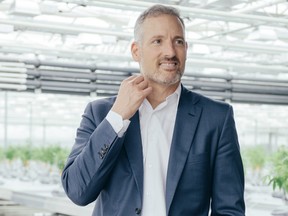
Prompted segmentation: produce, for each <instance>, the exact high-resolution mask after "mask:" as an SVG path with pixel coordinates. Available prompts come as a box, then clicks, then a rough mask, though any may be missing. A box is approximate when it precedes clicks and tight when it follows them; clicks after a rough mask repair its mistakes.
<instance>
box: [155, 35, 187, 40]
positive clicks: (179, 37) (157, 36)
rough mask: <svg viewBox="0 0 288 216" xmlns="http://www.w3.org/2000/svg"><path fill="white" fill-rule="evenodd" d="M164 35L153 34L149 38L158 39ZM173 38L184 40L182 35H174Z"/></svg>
mask: <svg viewBox="0 0 288 216" xmlns="http://www.w3.org/2000/svg"><path fill="white" fill-rule="evenodd" d="M164 37H165V36H163V35H155V36H153V37H151V39H150V40H154V39H159V38H164ZM174 39H182V40H185V38H184V37H182V36H175V37H174Z"/></svg>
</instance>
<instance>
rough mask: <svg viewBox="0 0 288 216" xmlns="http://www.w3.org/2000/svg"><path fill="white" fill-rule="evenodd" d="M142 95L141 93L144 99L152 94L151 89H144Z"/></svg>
mask: <svg viewBox="0 0 288 216" xmlns="http://www.w3.org/2000/svg"><path fill="white" fill-rule="evenodd" d="M142 93H143V95H144V97H145V98H146V97H147V96H148V95H149V94H151V93H152V87H151V86H149V87H148V88H145V89H144V90H143V92H142Z"/></svg>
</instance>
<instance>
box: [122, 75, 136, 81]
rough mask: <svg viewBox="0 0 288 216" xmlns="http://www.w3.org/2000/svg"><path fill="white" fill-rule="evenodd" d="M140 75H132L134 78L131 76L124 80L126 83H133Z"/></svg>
mask: <svg viewBox="0 0 288 216" xmlns="http://www.w3.org/2000/svg"><path fill="white" fill-rule="evenodd" d="M137 76H138V75H132V76H129V77H128V78H126V79H124V80H126V81H131V80H134V79H135V78H136V77H137Z"/></svg>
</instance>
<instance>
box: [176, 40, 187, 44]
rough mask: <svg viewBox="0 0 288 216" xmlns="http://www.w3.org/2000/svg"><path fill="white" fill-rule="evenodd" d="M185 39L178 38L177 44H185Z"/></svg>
mask: <svg viewBox="0 0 288 216" xmlns="http://www.w3.org/2000/svg"><path fill="white" fill-rule="evenodd" d="M184 43H185V42H184V40H183V39H177V40H176V44H179V45H184Z"/></svg>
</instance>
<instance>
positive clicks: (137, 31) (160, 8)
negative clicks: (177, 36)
mask: <svg viewBox="0 0 288 216" xmlns="http://www.w3.org/2000/svg"><path fill="white" fill-rule="evenodd" d="M160 15H171V16H175V17H177V18H178V19H179V20H180V22H181V24H182V25H183V27H184V28H185V25H184V21H183V19H182V18H181V17H180V13H179V11H178V10H177V9H176V8H174V7H171V6H164V5H160V4H156V5H153V6H152V7H150V8H148V9H146V10H145V11H143V12H142V13H141V14H140V16H139V17H138V19H137V20H136V23H135V26H134V39H135V41H140V40H141V33H142V32H141V27H142V24H143V23H144V21H145V20H146V19H147V18H149V17H157V16H160Z"/></svg>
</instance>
